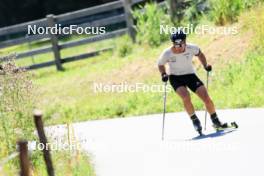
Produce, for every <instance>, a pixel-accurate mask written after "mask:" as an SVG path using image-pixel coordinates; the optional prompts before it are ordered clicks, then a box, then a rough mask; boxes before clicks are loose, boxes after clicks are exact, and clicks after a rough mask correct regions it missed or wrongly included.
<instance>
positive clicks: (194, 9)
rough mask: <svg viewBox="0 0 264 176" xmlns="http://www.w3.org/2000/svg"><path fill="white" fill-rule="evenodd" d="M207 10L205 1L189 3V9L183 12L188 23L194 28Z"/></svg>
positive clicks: (199, 0)
mask: <svg viewBox="0 0 264 176" xmlns="http://www.w3.org/2000/svg"><path fill="white" fill-rule="evenodd" d="M208 10H209V9H208V6H207V0H197V1H191V4H190V7H189V8H187V9H186V11H185V16H186V19H187V20H188V22H190V23H191V24H194V26H196V25H197V24H198V23H199V21H200V18H201V17H202V15H203V14H204V13H206V12H207V11H208Z"/></svg>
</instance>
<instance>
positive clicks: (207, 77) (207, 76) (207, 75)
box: [204, 71, 209, 130]
mask: <svg viewBox="0 0 264 176" xmlns="http://www.w3.org/2000/svg"><path fill="white" fill-rule="evenodd" d="M208 79H209V71H207V74H206V89H207V91H208V82H209V81H208ZM204 118H205V119H204V130H206V121H207V109H206V107H205V117H204Z"/></svg>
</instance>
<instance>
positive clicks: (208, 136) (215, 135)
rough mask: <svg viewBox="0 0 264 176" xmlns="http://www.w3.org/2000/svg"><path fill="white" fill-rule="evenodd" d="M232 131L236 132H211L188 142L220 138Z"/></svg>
mask: <svg viewBox="0 0 264 176" xmlns="http://www.w3.org/2000/svg"><path fill="white" fill-rule="evenodd" d="M234 131H236V130H235V129H233V130H228V131H225V130H222V131H217V132H213V133H209V134H204V135H202V136H197V137H194V138H192V139H190V140H201V139H207V138H216V137H220V136H224V135H226V134H229V133H232V132H234Z"/></svg>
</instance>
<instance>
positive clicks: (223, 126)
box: [211, 117, 228, 131]
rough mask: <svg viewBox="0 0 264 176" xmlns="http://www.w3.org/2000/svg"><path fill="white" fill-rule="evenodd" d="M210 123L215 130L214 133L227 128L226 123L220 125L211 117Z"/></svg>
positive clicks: (217, 120)
mask: <svg viewBox="0 0 264 176" xmlns="http://www.w3.org/2000/svg"><path fill="white" fill-rule="evenodd" d="M211 120H212V122H213V127H214V129H216V131H219V130H223V129H225V128H228V124H227V123H222V122H221V121H220V120H219V119H218V117H213V118H211Z"/></svg>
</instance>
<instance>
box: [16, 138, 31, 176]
mask: <svg viewBox="0 0 264 176" xmlns="http://www.w3.org/2000/svg"><path fill="white" fill-rule="evenodd" d="M18 146H19V160H20V168H21V172H20V175H21V176H30V174H29V171H30V170H29V159H28V142H27V141H24V140H21V141H18Z"/></svg>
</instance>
